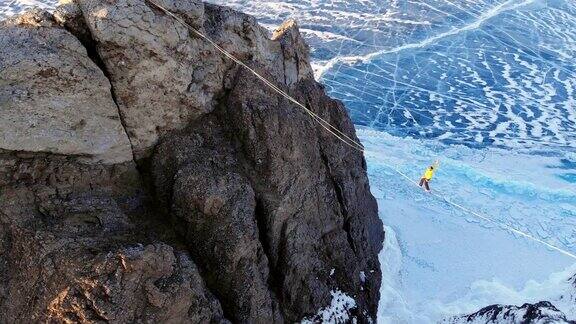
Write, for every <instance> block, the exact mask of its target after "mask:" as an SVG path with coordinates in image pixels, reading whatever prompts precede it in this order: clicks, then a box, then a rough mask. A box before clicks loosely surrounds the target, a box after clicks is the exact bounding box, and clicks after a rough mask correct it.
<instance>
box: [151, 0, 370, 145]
mask: <svg viewBox="0 0 576 324" xmlns="http://www.w3.org/2000/svg"><path fill="white" fill-rule="evenodd" d="M145 1H146V2H148V3H150V4H151V5H153V6H154V7H156V8H158V9H159V10H161V11H162V12H164V13H165V14H166V15H168V16H170V17H172V18H174V19H175V20H176V21H177V22H178V23H180V24H181V25H183V26H184V27H186V28H188V30H190V31H192V32H193V33H194V34H195V35H196V36H198V37H200V38H202V39H204V40H205V41H206V42H208V43H210V45H212V46H213V47H214V48H215V49H217V50H218V51H219V52H220V53H222V54H223V55H224V56H225V57H227V58H229V59H230V60H232V61H233V62H235V63H236V64H238V65H240V66H241V67H243V68H245V69H246V70H248V71H249V72H250V73H252V74H253V75H254V76H255V77H257V78H258V79H260V80H261V81H262V82H263V83H264V84H265V85H267V86H268V87H269V88H270V89H272V90H274V91H275V92H277V93H278V94H279V95H281V96H282V97H284V98H286V99H288V100H289V101H290V102H292V103H294V104H295V105H296V106H298V107H300V108H302V109H303V110H304V111H305V112H306V113H307V114H308V115H310V117H312V119H314V120H315V121H316V122H317V123H318V124H319V125H320V126H322V128H324V129H325V130H326V131H327V132H329V133H330V134H331V135H333V136H334V137H336V138H337V139H338V140H340V141H341V142H343V143H344V144H346V145H348V146H350V147H351V148H353V149H355V150H357V151H360V152H363V151H364V146H362V144H360V142H358V141H356V140H354V139H352V138H350V136H348V135H346V134H345V133H344V132H342V131H340V130H339V129H338V128H337V127H335V126H334V125H332V124H330V123H329V122H328V121H326V120H325V119H323V118H322V117H320V116H319V115H318V114H317V113H315V112H313V111H312V110H311V109H309V108H308V107H306V106H305V105H303V104H302V103H300V102H299V101H298V100H296V99H294V98H293V97H292V96H290V95H289V94H288V93H287V92H286V91H284V90H282V89H280V88H279V87H278V86H276V85H275V84H274V83H273V82H272V81H270V80H268V79H267V78H265V77H264V76H262V75H261V74H260V73H258V72H256V71H255V70H254V69H253V68H251V67H249V66H248V65H247V64H245V63H244V62H242V61H241V60H239V59H237V58H236V57H235V56H234V55H232V54H231V53H230V52H228V51H227V50H225V49H224V48H223V47H222V46H220V45H218V44H217V43H216V42H215V41H213V40H212V39H210V37H208V36H206V35H204V34H203V33H201V32H200V31H199V30H198V29H196V28H194V27H192V26H190V24H188V23H187V22H185V21H184V20H183V19H182V18H180V17H179V16H178V15H176V14H174V13H172V12H171V11H170V10H168V9H166V8H164V7H163V6H161V5H159V4H157V3H155V2H154V1H152V0H145Z"/></svg>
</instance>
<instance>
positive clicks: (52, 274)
mask: <svg viewBox="0 0 576 324" xmlns="http://www.w3.org/2000/svg"><path fill="white" fill-rule="evenodd" d="M159 3H160V4H161V5H163V6H165V7H166V8H168V9H170V10H172V11H173V12H174V13H176V14H178V15H180V16H181V17H182V18H183V19H185V20H186V21H187V22H188V23H189V24H191V25H192V26H194V27H195V28H197V29H198V30H200V31H201V32H203V33H205V34H206V35H208V36H209V37H211V38H212V39H213V40H215V41H216V42H217V43H218V44H220V45H221V46H223V47H224V48H226V49H227V50H229V51H230V52H232V53H233V54H234V55H236V56H237V57H239V58H240V59H242V60H243V61H245V62H247V63H248V64H249V65H250V66H252V67H253V68H254V69H256V70H257V71H259V72H260V73H262V74H263V75H265V76H266V77H267V78H268V79H269V80H272V81H273V82H274V83H276V84H277V85H278V86H280V87H282V88H283V89H284V90H285V91H288V92H289V93H290V94H291V95H293V96H294V97H296V98H297V99H298V100H299V101H300V102H303V103H306V104H307V105H308V106H309V107H310V108H311V109H312V110H314V112H315V113H317V114H318V115H320V116H321V117H322V118H323V119H325V120H327V121H329V122H330V123H331V124H333V125H334V126H336V127H337V128H338V129H340V130H342V131H343V132H345V133H346V134H348V136H350V137H352V138H355V135H354V128H353V125H352V123H351V122H350V119H349V118H348V116H347V114H346V111H345V109H344V107H343V105H342V104H341V103H340V102H337V101H334V100H332V99H330V98H329V97H327V96H326V95H325V93H324V89H323V88H322V86H321V85H319V84H318V83H316V82H315V81H314V79H313V77H312V70H311V68H310V64H309V58H308V47H307V46H306V44H305V43H304V41H303V40H302V38H301V37H300V34H299V32H298V29H297V25H296V23H295V22H293V21H288V22H286V23H285V24H283V25H282V26H280V27H279V29H278V30H276V31H275V32H274V34H273V35H272V37H271V38H270V37H269V35H268V34H267V32H266V31H265V30H264V29H262V28H261V27H260V26H258V24H257V23H256V22H255V21H254V19H253V18H251V17H249V16H247V15H244V14H240V13H237V12H234V11H232V10H229V9H227V8H223V7H219V6H214V5H208V4H203V3H201V2H198V1H169V0H164V1H159ZM27 39H31V40H33V41H31V42H26V40H27ZM0 42H1V43H2V44H9V43H11V45H9V47H8V48H7V49H6V48H3V49H0V53H1V56H0V66H3V67H4V66H7V67H8V66H18V68H19V69H20V70H22V71H23V73H22V74H16V73H15V72H14V71H12V72H10V71H11V70H10V69H6V71H5V70H2V72H0V84H1V85H8V88H5V87H2V90H0V91H2V92H1V94H2V96H0V98H1V99H2V101H0V112H2V113H3V114H4V112H6V114H7V116H19V117H18V118H20V119H21V120H22V121H21V124H20V125H16V126H13V125H12V124H7V123H4V124H3V123H2V121H0V126H2V127H1V128H0V134H7V135H3V136H4V137H2V138H0V140H1V141H0V149H1V150H0V223H1V224H0V225H1V226H0V252H1V253H0V314H1V315H0V322H4V321H6V322H26V321H85V322H95V321H110V322H174V323H182V322H191V323H200V322H202V323H204V322H226V321H228V320H230V321H233V322H254V323H272V322H275V323H282V322H296V321H300V320H301V319H303V318H306V317H310V316H313V315H314V314H316V313H317V311H318V310H319V309H322V308H325V307H326V306H327V305H330V302H331V298H332V295H333V294H332V292H333V291H336V290H338V291H340V292H342V293H343V294H346V295H347V296H350V297H352V298H353V299H354V301H355V305H356V307H355V308H354V309H352V310H350V316H351V317H354V318H356V319H357V320H359V321H361V322H367V321H369V320H370V319H373V318H374V316H375V314H376V308H377V303H378V298H379V286H380V281H381V273H380V265H379V263H378V259H377V254H378V252H379V251H380V249H381V247H382V241H383V235H384V233H383V230H382V224H381V222H380V220H379V218H378V216H377V206H376V202H375V200H374V198H373V197H372V195H371V194H370V190H369V185H368V179H367V176H366V166H365V162H364V159H363V156H362V154H361V153H360V152H358V151H355V150H353V149H352V148H350V147H348V146H346V145H345V144H343V143H341V142H339V141H337V140H336V139H335V138H334V137H332V136H331V135H329V134H328V133H326V132H325V131H323V130H322V128H320V127H319V126H318V125H317V124H316V123H315V122H314V121H313V120H312V119H311V118H310V117H309V116H308V114H306V112H304V111H302V110H301V109H300V108H298V107H296V106H294V105H293V104H291V103H289V102H288V101H287V100H285V99H283V98H282V97H280V96H278V95H277V94H276V93H274V92H272V91H271V90H269V89H268V88H266V87H264V86H263V85H262V84H261V83H260V81H258V80H257V79H256V78H255V77H254V76H253V75H251V74H250V73H248V72H247V71H246V70H244V69H241V68H239V67H237V66H235V65H233V64H232V63H231V62H230V61H229V60H226V59H224V58H222V56H221V55H219V54H218V53H217V52H216V51H215V50H214V49H213V48H212V47H211V46H210V45H209V44H207V43H206V42H205V41H204V40H202V39H200V38H197V37H195V36H194V35H193V34H191V33H189V32H188V30H187V29H186V28H184V27H182V26H181V25H179V24H178V23H176V22H175V21H174V19H173V18H170V17H168V16H166V15H165V14H164V13H162V12H161V11H158V10H157V9H155V8H154V6H152V5H150V4H149V3H146V2H144V1H140V0H114V1H108V0H106V1H105V0H90V1H88V0H78V1H77V2H74V3H69V4H66V5H64V6H62V7H60V8H59V9H58V10H57V11H56V13H55V14H54V16H52V15H50V14H48V13H44V12H32V13H28V14H25V15H24V16H21V17H19V18H15V19H14V20H12V21H10V22H7V23H3V25H1V26H0ZM15 44H16V45H15ZM12 52H15V53H17V54H18V55H21V54H22V53H30V55H29V57H30V61H26V60H27V58H21V59H20V60H18V59H13V57H15V56H16V55H15V54H11V53H12ZM11 60H12V61H11ZM32 61H35V62H39V63H40V64H39V65H37V64H31V63H30V62H32ZM48 68H53V71H55V73H52V74H49V75H48V74H47V75H48V76H47V77H45V76H44V72H41V71H43V70H45V69H48ZM51 71H52V70H51ZM38 73H40V75H37V74H38ZM24 76H26V77H27V78H28V79H25V78H24ZM107 78H108V79H107ZM26 81H29V82H26ZM73 81H74V82H73ZM67 84H69V86H68V87H67V86H66V85H67ZM110 85H111V88H110ZM18 87H20V88H22V89H24V90H23V91H26V95H18V93H19V92H18V91H17V89H20V88H18ZM40 101H42V104H41V105H38V104H37V103H38V102H40ZM74 107H75V108H74ZM28 115H31V116H45V118H46V119H47V120H50V121H51V123H52V124H47V125H40V126H39V127H40V128H39V129H35V128H34V127H30V125H28V124H25V123H26V122H28V121H29V119H26V117H27V116H28ZM114 116H115V117H114ZM14 118H16V117H14ZM81 120H84V122H81ZM76 121H78V123H80V124H81V125H80V126H81V127H77V126H75V124H74V123H75V122H76ZM98 123H100V125H101V126H100V128H94V127H93V125H97V124H98ZM57 127H60V128H58V129H63V130H66V131H65V132H62V134H61V133H60V132H58V131H57ZM66 127H68V128H66ZM82 127H83V128H82ZM15 134H18V136H15ZM88 135H89V136H88ZM35 136H36V137H35ZM59 136H60V137H59ZM37 138H39V139H37ZM87 143H88V144H87ZM25 145H28V146H25ZM35 145H36V146H35ZM132 156H134V157H135V160H132ZM137 166H138V167H137ZM12 269H18V271H11V270H12Z"/></svg>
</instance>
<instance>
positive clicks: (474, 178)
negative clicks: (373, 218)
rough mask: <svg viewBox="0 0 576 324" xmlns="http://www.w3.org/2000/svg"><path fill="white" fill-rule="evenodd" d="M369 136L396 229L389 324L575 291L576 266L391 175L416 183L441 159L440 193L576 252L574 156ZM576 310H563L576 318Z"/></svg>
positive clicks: (384, 315) (390, 259)
mask: <svg viewBox="0 0 576 324" xmlns="http://www.w3.org/2000/svg"><path fill="white" fill-rule="evenodd" d="M359 136H360V139H361V140H362V142H363V143H364V145H365V147H366V157H367V162H368V172H369V177H370V181H371V183H370V184H371V187H372V191H373V193H374V195H375V196H376V198H377V199H378V204H379V207H380V214H381V217H382V219H383V221H384V223H385V224H386V225H387V226H388V227H389V228H387V238H386V246H385V248H384V250H383V252H382V254H381V256H380V260H381V262H382V267H383V273H384V282H383V286H382V289H381V293H382V300H381V304H380V309H379V322H381V323H426V322H434V321H437V320H440V319H443V318H445V317H448V316H451V315H457V314H462V313H472V312H475V311H477V310H479V309H480V308H482V307H485V306H488V305H491V304H495V303H501V304H522V303H525V302H532V303H534V302H538V301H541V300H549V301H552V302H554V301H557V300H559V297H560V296H561V295H563V294H567V293H570V291H571V290H574V288H573V287H571V286H570V285H569V284H568V282H567V280H568V279H569V277H570V276H571V275H574V273H576V267H575V264H576V260H574V259H571V258H569V257H566V256H564V255H563V254H560V253H558V252H557V251H555V250H551V249H549V248H547V247H546V246H544V245H542V244H539V243H537V242H534V241H530V240H527V239H526V238H525V237H523V236H519V235H515V234H514V233H511V232H509V231H507V230H506V229H504V228H501V227H499V226H495V225H494V224H492V223H490V222H486V221H483V220H482V219H478V218H476V217H474V216H473V215H470V214H467V213H465V212H462V211H460V210H458V209H455V208H453V206H451V205H449V204H447V203H446V202H445V201H443V200H441V199H438V198H437V197H434V196H431V195H429V194H427V193H425V192H423V191H422V190H420V189H418V188H417V187H416V186H414V184H412V183H410V182H408V181H407V180H406V179H404V178H402V177H400V176H399V175H398V174H397V173H396V172H395V171H394V170H392V169H391V168H389V167H388V165H392V166H394V167H395V168H397V169H399V170H401V171H403V172H404V173H406V174H408V175H409V176H411V177H412V179H414V180H415V181H416V180H418V179H419V177H420V175H421V173H422V171H423V168H424V167H425V166H426V165H428V164H430V163H432V161H434V160H435V159H437V158H440V160H441V166H440V168H439V169H438V171H437V174H436V176H435V179H433V181H432V182H431V186H432V190H433V191H434V192H435V193H437V194H438V195H441V196H445V197H448V198H450V199H451V200H454V201H457V202H459V203H460V204H462V205H463V206H466V208H468V209H470V210H473V211H476V212H479V213H482V214H483V215H485V216H487V217H490V218H491V219H493V220H495V221H497V222H500V223H503V224H506V225H508V226H510V227H513V228H516V229H519V230H522V231H525V232H526V233H529V234H530V235H533V236H534V237H537V238H538V239H542V240H544V241H546V242H548V243H550V244H554V245H555V246H558V247H560V248H562V249H566V250H568V251H571V252H576V208H575V206H576V188H575V187H574V185H573V184H571V183H569V182H567V181H565V180H564V179H563V175H565V174H566V173H567V172H570V171H568V170H567V169H566V168H565V161H566V159H569V158H574V156H573V154H571V153H569V152H566V153H558V152H556V153H554V154H548V156H547V155H546V154H541V155H534V154H530V153H534V152H528V151H527V152H515V153H511V152H510V151H507V150H502V149H497V148H492V149H475V148H469V147H466V146H461V145H460V146H458V145H456V146H455V145H452V146H447V145H442V144H439V143H437V142H431V141H422V140H418V139H410V138H398V137H394V136H391V135H389V134H386V133H382V132H379V131H374V130H369V129H359ZM541 153H542V152H541ZM563 161H564V162H563ZM571 305H572V306H571ZM573 305H574V302H572V303H571V302H567V301H565V302H560V303H559V304H558V305H556V306H557V307H559V308H560V310H562V311H564V312H565V313H566V314H567V315H569V316H570V317H569V318H576V314H575V313H574V309H573V308H574V306H573Z"/></svg>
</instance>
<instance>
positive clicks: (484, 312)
mask: <svg viewBox="0 0 576 324" xmlns="http://www.w3.org/2000/svg"><path fill="white" fill-rule="evenodd" d="M444 323H499V324H505V323H510V324H516V323H521V324H529V323H539V324H552V323H559V324H560V323H567V324H573V323H576V321H572V320H568V319H566V316H565V315H564V314H563V313H562V312H561V311H559V310H558V309H557V308H556V307H554V305H552V304H551V303H550V302H547V301H541V302H538V303H535V304H524V305H522V306H520V307H518V306H510V305H491V306H487V307H484V308H482V309H481V310H479V311H477V312H476V313H474V314H470V315H465V316H458V317H454V318H451V319H449V320H446V321H444Z"/></svg>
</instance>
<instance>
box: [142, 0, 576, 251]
mask: <svg viewBox="0 0 576 324" xmlns="http://www.w3.org/2000/svg"><path fill="white" fill-rule="evenodd" d="M145 1H147V2H149V3H150V4H152V5H153V6H154V7H156V8H158V9H160V10H161V11H162V12H164V13H165V14H166V15H168V16H170V17H172V18H174V19H175V20H176V21H177V22H179V23H180V24H182V25H183V26H184V27H186V28H188V30H191V31H192V32H193V33H194V34H196V35H197V36H198V37H200V38H202V39H204V40H205V41H207V42H208V43H210V44H211V45H212V46H213V47H214V48H215V49H217V50H218V51H219V52H221V53H222V54H223V55H224V56H226V57H227V58H229V59H230V60H232V61H233V62H235V63H236V64H238V65H240V66H241V67H243V68H245V69H246V70H248V71H250V73H252V74H253V75H254V76H256V77H257V78H258V79H260V80H261V81H262V82H263V83H264V84H265V85H267V86H268V87H270V88H271V89H272V90H274V91H275V92H277V93H278V94H280V95H281V96H282V97H284V98H286V99H288V100H289V101H290V102H292V103H294V104H295V105H296V106H298V107H300V108H302V109H304V111H305V112H306V113H307V114H308V115H310V117H312V119H314V120H315V121H316V122H317V123H318V124H320V126H322V128H324V129H325V130H326V131H328V132H329V133H330V134H332V135H333V136H334V137H336V138H337V139H339V140H340V141H341V142H343V143H344V144H346V145H348V146H350V147H351V148H353V149H355V150H357V151H360V152H364V146H363V145H362V144H360V143H359V142H358V141H356V140H354V139H352V138H350V137H349V136H348V135H346V134H344V133H343V132H342V131H340V130H339V129H338V128H336V127H335V126H333V125H331V124H330V123H329V122H328V121H326V120H324V119H322V117H320V116H318V114H316V113H315V112H313V111H312V110H310V109H309V108H308V107H306V106H305V105H303V104H301V103H300V102H299V101H298V100H296V99H294V98H293V97H292V96H290V95H289V94H288V93H286V92H285V91H284V90H282V89H280V88H279V87H278V86H276V85H275V84H274V83H272V82H271V81H269V80H268V79H266V78H265V77H264V76H262V75H260V74H259V73H258V72H256V71H255V70H254V69H252V68H251V67H249V66H248V65H246V64H244V62H242V61H240V60H239V59H237V58H236V57H234V55H232V54H230V52H228V51H227V50H225V49H224V48H222V47H221V46H220V45H218V44H216V42H214V41H213V40H212V39H210V38H209V37H208V36H206V35H204V34H203V33H201V32H200V31H198V30H197V29H196V28H194V27H192V26H190V25H189V24H188V23H186V22H185V21H184V20H182V18H180V17H178V16H177V15H175V14H173V13H172V12H171V11H170V10H168V9H166V8H164V7H162V6H160V5H159V4H157V3H155V2H154V1H152V0H145ZM384 165H385V166H387V167H389V168H390V169H392V170H394V171H395V172H396V173H398V174H399V175H401V176H402V177H403V178H405V179H406V180H407V181H408V182H410V183H412V184H414V185H416V186H417V187H420V186H419V185H418V183H417V182H416V181H413V180H412V179H411V178H410V177H409V176H407V175H406V174H404V173H403V172H402V171H400V170H398V169H396V168H395V167H393V166H392V165H389V164H386V163H384ZM431 194H432V195H433V196H435V197H437V198H440V199H442V200H444V201H445V202H447V203H448V204H450V205H452V206H453V207H455V208H457V209H460V210H462V211H463V212H465V213H467V214H470V215H473V216H475V217H478V218H480V219H483V220H485V221H488V222H490V223H493V224H496V225H499V226H501V227H503V228H505V229H507V230H509V231H510V232H512V233H515V234H518V235H520V236H523V237H525V238H527V239H530V240H532V241H535V242H537V243H540V244H543V245H545V246H547V247H549V248H551V249H553V250H556V251H558V252H560V253H562V254H564V255H566V256H568V257H570V258H573V259H575V260H576V255H574V254H572V253H570V252H569V251H566V250H564V249H561V248H559V247H556V246H554V245H552V244H550V243H547V242H545V241H543V240H541V239H539V238H536V237H534V236H532V235H530V234H527V233H524V232H522V231H520V230H517V229H515V228H513V227H511V226H508V225H506V224H503V223H499V222H497V221H495V220H492V219H490V218H488V217H486V216H482V215H481V214H479V213H477V212H475V211H473V210H470V209H468V208H466V207H463V206H461V205H459V204H457V203H455V202H452V201H450V200H448V198H445V197H443V196H440V195H438V194H435V193H431Z"/></svg>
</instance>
